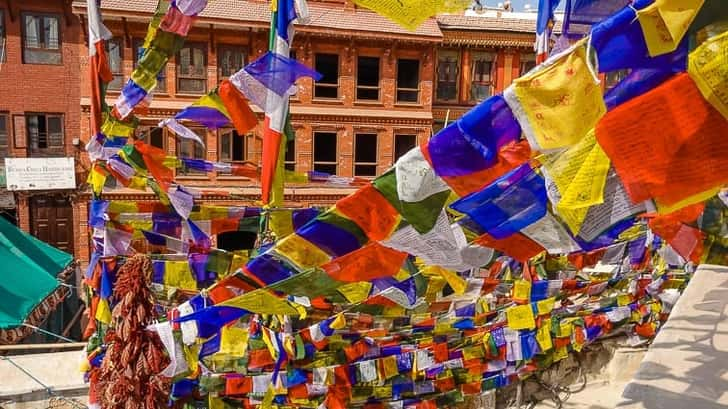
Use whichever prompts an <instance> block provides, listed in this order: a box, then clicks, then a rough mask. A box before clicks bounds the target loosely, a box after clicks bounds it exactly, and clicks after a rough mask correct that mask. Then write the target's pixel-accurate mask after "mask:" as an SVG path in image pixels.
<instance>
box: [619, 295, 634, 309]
mask: <svg viewBox="0 0 728 409" xmlns="http://www.w3.org/2000/svg"><path fill="white" fill-rule="evenodd" d="M631 302H632V296H631V295H629V294H620V295H618V296H617V305H619V306H620V307H624V306H626V305H629V304H630V303H631Z"/></svg>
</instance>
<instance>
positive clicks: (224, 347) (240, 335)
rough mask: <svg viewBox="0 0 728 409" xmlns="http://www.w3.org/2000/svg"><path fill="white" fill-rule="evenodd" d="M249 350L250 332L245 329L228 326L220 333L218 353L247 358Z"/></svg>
mask: <svg viewBox="0 0 728 409" xmlns="http://www.w3.org/2000/svg"><path fill="white" fill-rule="evenodd" d="M247 349H248V331H247V330H246V329H243V328H238V327H233V326H228V327H222V331H220V350H219V351H218V353H220V354H225V355H229V356H234V357H243V356H245V351H246V350H247Z"/></svg>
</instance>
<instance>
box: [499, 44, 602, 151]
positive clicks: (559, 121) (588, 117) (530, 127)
mask: <svg viewBox="0 0 728 409" xmlns="http://www.w3.org/2000/svg"><path fill="white" fill-rule="evenodd" d="M504 97H505V100H506V102H507V103H508V106H510V108H511V110H512V111H513V113H514V115H515V116H516V118H517V119H518V122H519V124H520V125H521V128H522V129H523V133H524V134H525V135H526V138H527V139H528V142H529V143H530V144H531V148H532V149H534V150H538V151H542V152H546V151H553V150H555V149H561V148H566V147H569V146H571V145H573V144H575V143H576V142H578V141H579V140H581V138H583V137H584V135H586V133H587V132H588V131H589V130H591V129H593V128H594V125H596V123H597V121H598V120H599V118H601V117H602V116H603V115H604V113H605V112H606V106H605V105H604V100H603V99H602V92H601V88H600V87H599V80H598V79H597V78H596V72H595V70H594V68H593V67H592V66H591V65H590V63H589V60H588V56H587V50H586V42H585V41H580V42H578V43H577V44H575V45H573V46H572V47H571V48H570V49H569V50H567V51H565V52H564V53H563V54H562V55H560V56H557V57H552V58H550V59H549V60H548V61H547V62H545V63H544V65H543V66H541V67H539V69H538V70H534V71H532V72H530V73H528V74H526V75H525V76H523V77H521V78H518V79H516V80H515V81H514V82H513V84H512V85H511V86H510V87H508V88H507V89H506V91H505V93H504ZM564 118H570V120H569V121H564Z"/></svg>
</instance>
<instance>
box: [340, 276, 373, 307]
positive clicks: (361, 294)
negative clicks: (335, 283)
mask: <svg viewBox="0 0 728 409" xmlns="http://www.w3.org/2000/svg"><path fill="white" fill-rule="evenodd" d="M371 290H372V283H370V282H368V281H361V282H358V283H349V284H344V285H342V286H341V287H339V288H337V291H338V292H340V293H341V295H343V296H344V298H346V300H347V301H349V302H350V303H352V304H356V303H359V302H362V301H364V300H366V299H367V297H369V292H370V291H371Z"/></svg>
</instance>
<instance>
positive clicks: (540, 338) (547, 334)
mask: <svg viewBox="0 0 728 409" xmlns="http://www.w3.org/2000/svg"><path fill="white" fill-rule="evenodd" d="M536 341H537V342H538V345H539V346H540V347H541V351H543V352H546V351H548V350H549V349H551V348H553V343H552V342H551V320H550V319H549V320H545V321H544V322H543V325H541V328H539V329H538V332H536Z"/></svg>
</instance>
